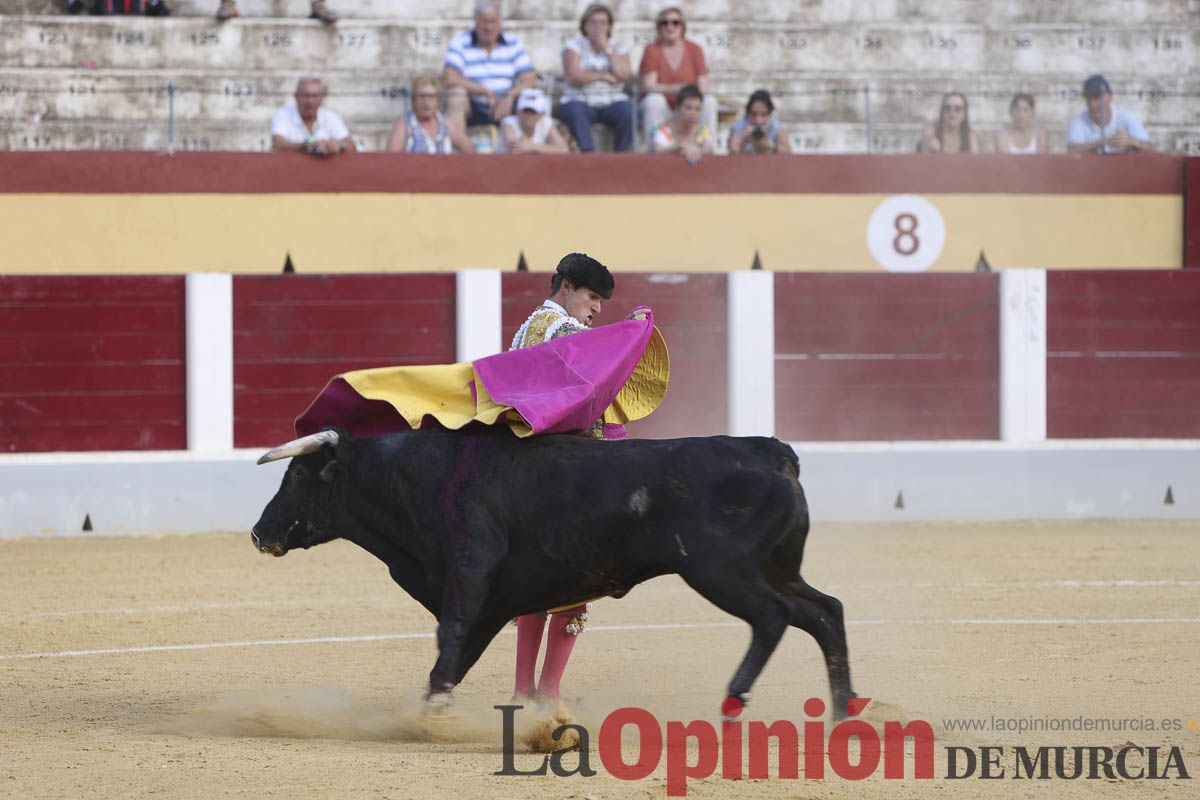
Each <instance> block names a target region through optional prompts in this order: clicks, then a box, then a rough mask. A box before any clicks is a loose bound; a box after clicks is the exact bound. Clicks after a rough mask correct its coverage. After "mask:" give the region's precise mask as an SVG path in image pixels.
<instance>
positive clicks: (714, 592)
mask: <svg viewBox="0 0 1200 800" xmlns="http://www.w3.org/2000/svg"><path fill="white" fill-rule="evenodd" d="M680 575H681V577H682V578H683V579H684V580H685V581H686V582H687V584H688V585H689V586H691V587H692V588H693V589H695V590H696V591H697V592H699V593H700V594H701V595H703V596H704V598H705V599H706V600H708V601H709V602H711V603H712V604H713V605H715V606H717V607H718V608H720V609H721V610H722V611H726V612H728V613H730V614H732V615H734V616H735V617H738V618H740V619H744V620H745V621H746V622H748V623H750V629H751V632H752V635H751V639H750V649H749V650H747V651H746V657H745V658H743V659H742V663H741V664H740V665H739V666H738V669H737V672H735V673H734V675H733V680H732V681H730V682H729V695H728V696H729V697H730V698H736V699H737V700H738V701H739V702H740V703H743V704H744V703H745V702H746V701H747V700H748V699H749V698H748V695H749V693H750V687H751V686H753V685H754V681H755V680H757V679H758V676H759V673H761V672H762V670H763V667H765V666H766V664H767V659H769V658H770V657H771V654H772V653H774V652H775V648H776V647H778V646H779V640H780V639H781V638H783V633H784V631H786V630H787V627H788V620H789V619H790V617H791V609H790V608H789V607H788V604H787V603H786V602H785V601H784V599H783V598H782V597H780V596H779V594H778V593H777V592H776V591H775V590H774V589H772V588H771V587H770V586H768V585H767V583H766V582H765V581H764V580H763V579H762V578H761V577H760V576H759V575H756V574H749V575H746V574H736V573H728V572H724V573H722V572H717V573H703V574H695V573H691V572H686V573H680Z"/></svg>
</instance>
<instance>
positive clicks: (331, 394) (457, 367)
mask: <svg viewBox="0 0 1200 800" xmlns="http://www.w3.org/2000/svg"><path fill="white" fill-rule="evenodd" d="M670 371H671V367H670V358H669V356H668V354H667V346H666V342H665V341H663V338H662V334H661V333H659V331H658V329H657V328H655V327H654V316H653V314H648V316H647V318H646V319H645V320H625V321H623V322H617V323H614V324H612V325H605V326H604V327H602V328H593V329H591V330H587V331H582V332H580V333H576V334H572V335H570V336H563V337H561V338H558V339H552V340H551V341H549V342H544V343H542V344H538V345H534V346H533V347H526V348H523V349H520V350H510V351H508V352H505V353H499V354H498V355H494V356H488V357H487V358H481V359H479V360H477V361H463V362H459V363H457V364H436V365H431V366H416V367H381V368H378V369H362V370H356V371H354V372H346V373H343V374H341V375H337V376H335V377H334V378H333V379H332V380H330V381H329V383H328V384H327V385H326V386H325V388H324V390H322V392H321V393H320V394H319V395H318V396H317V398H316V399H315V400H313V402H312V403H311V404H310V405H309V407H308V408H307V409H306V410H305V411H304V413H303V414H301V415H300V416H299V417H297V418H296V433H297V434H299V435H301V436H306V435H308V434H310V433H315V432H317V431H319V430H321V429H322V428H325V427H328V426H336V427H338V428H341V429H342V430H345V431H346V432H347V433H349V434H351V435H352V436H379V435H382V434H385V433H393V432H395V431H401V430H410V429H416V428H421V427H423V426H427V425H430V424H433V425H438V426H441V427H443V428H448V429H450V430H458V429H460V428H464V427H466V426H468V425H472V424H482V425H507V426H508V427H509V428H510V429H511V430H512V432H513V433H515V434H516V435H517V436H522V437H523V436H537V435H540V434H545V433H577V432H580V431H583V430H586V429H587V428H589V427H591V425H592V424H593V423H594V422H595V421H596V420H598V419H603V420H604V423H605V434H606V436H607V437H608V438H621V437H622V436H624V428H623V426H624V424H625V423H627V422H630V421H631V420H636V419H641V418H642V417H645V416H646V415H647V414H649V413H650V412H651V411H653V410H654V409H655V408H657V407H658V405H659V403H661V402H662V399H663V397H664V395H665V394H666V391H667V383H668V380H669V377H670Z"/></svg>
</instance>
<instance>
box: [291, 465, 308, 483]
mask: <svg viewBox="0 0 1200 800" xmlns="http://www.w3.org/2000/svg"><path fill="white" fill-rule="evenodd" d="M292 475H294V476H295V477H296V479H297V480H304V479H305V478H307V477H308V470H306V469H304V467H296V470H295V472H293V473H292Z"/></svg>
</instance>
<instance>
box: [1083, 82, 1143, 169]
mask: <svg viewBox="0 0 1200 800" xmlns="http://www.w3.org/2000/svg"><path fill="white" fill-rule="evenodd" d="M1083 99H1084V101H1085V102H1086V103H1087V109H1086V110H1084V111H1080V112H1079V113H1078V114H1076V115H1075V116H1074V117H1072V118H1071V124H1070V125H1069V126H1068V127H1067V150H1069V151H1070V152H1072V153H1132V152H1134V151H1137V150H1151V151H1152V150H1154V142H1152V141H1150V134H1148V133H1146V129H1145V128H1144V127H1143V126H1142V123H1141V120H1139V119H1138V118H1137V117H1135V116H1134V115H1133V114H1131V113H1129V112H1128V111H1126V110H1125V109H1123V108H1118V107H1117V106H1114V105H1113V102H1112V88H1111V87H1109V85H1108V81H1107V80H1105V78H1104V76H1103V75H1092V76H1091V77H1090V78H1088V79H1087V80H1085V81H1084V82H1083Z"/></svg>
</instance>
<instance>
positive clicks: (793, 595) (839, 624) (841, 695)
mask: <svg viewBox="0 0 1200 800" xmlns="http://www.w3.org/2000/svg"><path fill="white" fill-rule="evenodd" d="M779 588H780V591H782V592H783V593H784V595H785V596H786V597H787V598H788V599H789V600H790V601H791V604H792V613H791V624H792V625H794V626H795V627H797V628H799V629H801V630H803V631H806V632H807V633H808V634H809V635H810V636H812V637H813V638H814V639H816V640H817V644H818V645H820V647H821V653H822V654H823V655H824V656H825V670H826V671H827V672H828V673H829V688H830V692H831V693H832V695H833V718H834V719H836V720H840V719H842V718H844V717H845V716H846V703H847V702H848V701H849V700H850V698H852V697H855V696H856V695H855V694H854V690H853V689H852V688H851V686H850V652H849V648H848V647H847V646H846V622H845V618H844V617H843V614H842V602H841V601H840V600H838V599H837V598H836V597H831V596H830V595H827V594H824V593H822V592H820V591H818V590H816V589H814V588H813V587H812V586H809V585H808V584H807V583H806V582H805V581H804V579H803V578H801V577H798V576H797V577H796V578H795V579H794V580H792V581H789V582H787V583H785V584H783V585H782V586H780V587H779Z"/></svg>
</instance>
